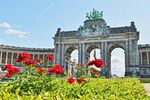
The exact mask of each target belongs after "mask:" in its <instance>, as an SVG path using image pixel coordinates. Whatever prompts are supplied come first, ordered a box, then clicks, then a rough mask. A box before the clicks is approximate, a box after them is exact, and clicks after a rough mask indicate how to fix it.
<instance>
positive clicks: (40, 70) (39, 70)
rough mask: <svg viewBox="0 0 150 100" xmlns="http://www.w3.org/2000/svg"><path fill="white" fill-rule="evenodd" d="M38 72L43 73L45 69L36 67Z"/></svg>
mask: <svg viewBox="0 0 150 100" xmlns="http://www.w3.org/2000/svg"><path fill="white" fill-rule="evenodd" d="M36 70H37V72H38V73H45V72H46V71H45V69H44V68H37V69H36Z"/></svg>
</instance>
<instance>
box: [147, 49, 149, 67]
mask: <svg viewBox="0 0 150 100" xmlns="http://www.w3.org/2000/svg"><path fill="white" fill-rule="evenodd" d="M147 65H149V54H148V51H147Z"/></svg>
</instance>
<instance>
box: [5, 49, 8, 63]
mask: <svg viewBox="0 0 150 100" xmlns="http://www.w3.org/2000/svg"><path fill="white" fill-rule="evenodd" d="M7 61H8V52H6V59H5V64H7Z"/></svg>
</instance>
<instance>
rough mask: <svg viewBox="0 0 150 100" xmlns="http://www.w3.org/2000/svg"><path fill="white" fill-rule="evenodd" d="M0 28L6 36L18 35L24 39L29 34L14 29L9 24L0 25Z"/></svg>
mask: <svg viewBox="0 0 150 100" xmlns="http://www.w3.org/2000/svg"><path fill="white" fill-rule="evenodd" d="M0 28H2V29H4V30H5V32H6V34H8V35H17V36H19V37H20V38H24V37H26V35H27V32H25V31H21V30H19V29H16V28H15V27H13V26H12V25H10V24H9V23H7V22H2V23H0Z"/></svg>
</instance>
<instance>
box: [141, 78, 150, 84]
mask: <svg viewBox="0 0 150 100" xmlns="http://www.w3.org/2000/svg"><path fill="white" fill-rule="evenodd" d="M139 80H140V82H141V83H150V78H139Z"/></svg>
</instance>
